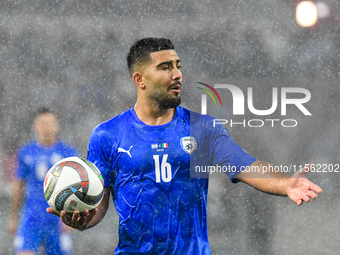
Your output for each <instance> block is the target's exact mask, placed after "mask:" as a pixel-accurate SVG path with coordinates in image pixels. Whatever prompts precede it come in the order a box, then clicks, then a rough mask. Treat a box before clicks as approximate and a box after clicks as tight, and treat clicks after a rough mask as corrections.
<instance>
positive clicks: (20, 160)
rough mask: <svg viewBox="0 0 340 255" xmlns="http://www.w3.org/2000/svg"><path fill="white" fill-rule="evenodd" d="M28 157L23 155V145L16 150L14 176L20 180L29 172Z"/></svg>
mask: <svg viewBox="0 0 340 255" xmlns="http://www.w3.org/2000/svg"><path fill="white" fill-rule="evenodd" d="M29 160H30V158H28V156H27V155H25V147H23V148H21V149H20V150H19V151H18V154H17V158H16V166H17V168H16V177H17V178H18V179H20V180H26V179H27V178H28V174H29V166H28V165H27V164H28V163H29Z"/></svg>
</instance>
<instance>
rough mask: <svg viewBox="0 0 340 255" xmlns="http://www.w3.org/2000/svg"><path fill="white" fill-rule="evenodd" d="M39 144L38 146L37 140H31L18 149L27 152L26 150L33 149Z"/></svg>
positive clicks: (20, 151)
mask: <svg viewBox="0 0 340 255" xmlns="http://www.w3.org/2000/svg"><path fill="white" fill-rule="evenodd" d="M37 146H38V143H37V141H35V140H32V141H29V142H27V143H25V144H23V145H22V146H20V147H19V149H18V152H19V153H26V152H29V151H32V150H33V149H35V148H36V147H37Z"/></svg>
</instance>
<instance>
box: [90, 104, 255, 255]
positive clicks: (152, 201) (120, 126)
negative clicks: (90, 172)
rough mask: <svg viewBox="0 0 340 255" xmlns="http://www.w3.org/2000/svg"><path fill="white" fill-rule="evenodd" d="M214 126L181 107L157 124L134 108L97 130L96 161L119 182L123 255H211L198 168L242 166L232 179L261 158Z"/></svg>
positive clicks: (204, 185)
mask: <svg viewBox="0 0 340 255" xmlns="http://www.w3.org/2000/svg"><path fill="white" fill-rule="evenodd" d="M212 121H213V117H211V116H208V115H200V114H198V113H194V112H190V111H189V110H187V109H185V108H182V107H180V106H178V107H177V108H176V113H175V115H174V118H173V119H172V121H170V122H169V123H167V124H164V125H159V126H149V125H146V124H144V123H143V122H142V121H140V120H139V119H138V117H137V116H136V113H135V111H134V109H133V108H132V109H129V110H127V111H126V112H124V113H122V114H120V115H118V116H116V117H114V118H113V119H111V120H109V121H107V122H104V123H102V124H100V125H99V126H97V127H96V128H95V129H94V130H93V132H92V134H91V138H90V143H89V151H88V159H89V160H90V161H92V162H93V163H94V164H95V165H96V166H97V167H98V168H99V169H100V171H101V172H102V175H103V177H104V180H105V187H108V186H110V185H112V187H113V201H114V204H115V207H116V211H117V213H118V215H119V219H120V221H119V243H118V246H117V248H116V254H136V253H138V254H167V255H168V254H181V255H183V254H199V255H202V254H211V252H210V248H209V242H208V231H207V230H208V228H207V193H208V180H209V179H208V178H202V176H199V175H195V170H196V169H197V168H196V167H197V166H214V165H221V166H222V165H225V166H234V167H235V168H236V169H237V170H236V171H229V172H227V174H228V176H229V178H231V179H232V176H233V175H234V174H236V173H238V172H239V171H240V170H242V169H241V166H248V165H250V164H251V163H253V162H254V161H255V158H253V157H252V156H250V155H249V154H248V153H246V152H245V151H244V150H242V149H241V148H240V147H239V146H238V145H237V144H236V143H235V142H234V141H233V139H232V137H231V136H230V134H229V133H228V131H227V129H226V128H224V127H223V125H217V126H216V127H213V125H212V123H213V122H212ZM204 177H206V176H204Z"/></svg>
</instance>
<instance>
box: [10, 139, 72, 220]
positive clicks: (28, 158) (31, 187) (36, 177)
mask: <svg viewBox="0 0 340 255" xmlns="http://www.w3.org/2000/svg"><path fill="white" fill-rule="evenodd" d="M77 155H78V153H77V151H76V149H75V148H74V147H72V146H70V145H68V144H66V143H64V142H62V141H60V140H58V141H57V142H56V143H55V144H53V145H52V146H48V147H46V146H42V145H40V144H39V143H38V142H37V141H32V142H30V143H28V144H26V145H24V146H23V147H21V148H20V150H19V151H18V154H17V170H16V177H17V178H18V179H20V180H23V181H25V188H26V194H25V203H24V205H23V208H22V209H23V214H22V220H24V221H38V222H39V224H45V223H49V222H50V223H51V224H53V225H55V224H57V223H58V222H59V219H58V217H55V216H54V215H52V214H49V213H46V208H47V207H49V205H48V204H47V202H46V200H45V196H44V188H43V183H44V179H45V176H46V173H47V172H48V170H49V169H50V168H51V167H52V166H53V165H54V164H55V163H56V162H57V161H59V160H61V159H63V158H66V157H71V156H77Z"/></svg>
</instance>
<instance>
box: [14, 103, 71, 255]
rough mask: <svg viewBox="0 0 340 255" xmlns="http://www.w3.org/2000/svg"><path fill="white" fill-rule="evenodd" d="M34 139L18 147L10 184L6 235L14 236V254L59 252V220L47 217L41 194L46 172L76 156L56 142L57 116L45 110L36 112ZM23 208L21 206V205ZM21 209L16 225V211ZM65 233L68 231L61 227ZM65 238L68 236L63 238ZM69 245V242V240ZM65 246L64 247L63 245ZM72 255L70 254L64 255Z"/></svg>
mask: <svg viewBox="0 0 340 255" xmlns="http://www.w3.org/2000/svg"><path fill="white" fill-rule="evenodd" d="M33 128H34V131H35V133H36V135H37V137H36V138H37V139H36V140H34V141H32V142H30V143H28V144H26V145H24V146H23V147H21V148H20V149H19V151H18V154H17V170H16V178H15V180H14V181H13V183H12V185H13V186H12V187H13V194H12V198H11V214H10V220H9V231H10V232H11V233H12V234H13V235H14V234H16V236H15V241H14V248H15V251H16V254H20V255H33V254H38V252H39V250H40V248H41V247H43V249H45V254H50V255H52V254H54V255H56V254H65V252H66V251H65V252H62V249H61V248H62V247H61V240H60V238H65V236H63V235H62V234H61V228H62V225H64V224H61V222H60V220H59V219H58V218H56V217H54V216H53V215H50V214H47V213H46V207H48V204H47V202H46V200H45V196H44V191H43V181H44V178H45V175H46V173H47V171H48V170H49V169H50V167H52V166H53V165H54V164H55V163H56V162H57V161H59V160H61V159H63V158H65V157H70V156H77V155H78V153H77V151H76V149H75V148H73V147H72V146H71V145H69V144H67V143H65V142H63V141H61V140H59V139H58V138H57V133H58V130H59V125H58V121H57V118H56V115H55V114H54V113H52V112H51V111H50V110H49V109H47V108H42V109H40V110H39V111H38V113H37V116H36V118H35V120H34V124H33ZM22 201H24V202H23V205H22V206H21V202H22ZM20 209H22V213H21V219H20V221H19V222H18V219H17V218H18V215H20V213H19V211H20ZM64 227H66V228H65V230H66V229H67V228H68V227H67V226H65V225H64ZM66 238H67V236H66ZM71 241H72V240H71ZM66 245H67V244H66ZM67 252H68V254H69V252H72V251H70V250H68V251H67Z"/></svg>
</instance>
